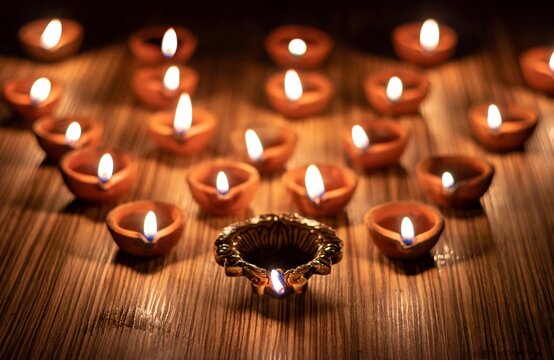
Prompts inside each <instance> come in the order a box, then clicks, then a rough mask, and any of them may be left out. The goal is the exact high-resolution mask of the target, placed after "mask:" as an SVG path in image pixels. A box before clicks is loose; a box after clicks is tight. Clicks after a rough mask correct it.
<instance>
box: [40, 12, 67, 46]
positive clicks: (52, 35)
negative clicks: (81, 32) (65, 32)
mask: <svg viewBox="0 0 554 360" xmlns="http://www.w3.org/2000/svg"><path fill="white" fill-rule="evenodd" d="M61 37H62V22H61V21H60V20H58V19H53V20H50V22H49V23H48V25H46V27H45V28H44V31H43V32H42V34H41V35H40V47H41V48H43V49H44V50H51V49H52V48H54V47H56V45H58V43H59V42H60V39H61Z"/></svg>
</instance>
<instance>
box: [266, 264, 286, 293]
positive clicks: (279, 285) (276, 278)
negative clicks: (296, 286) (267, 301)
mask: <svg viewBox="0 0 554 360" xmlns="http://www.w3.org/2000/svg"><path fill="white" fill-rule="evenodd" d="M269 277H270V284H271V287H272V288H273V291H275V293H276V294H277V295H283V294H284V293H285V286H284V283H285V276H284V275H283V273H282V272H281V271H279V270H275V269H271V271H270V275H269Z"/></svg>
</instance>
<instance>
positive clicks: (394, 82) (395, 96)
mask: <svg viewBox="0 0 554 360" xmlns="http://www.w3.org/2000/svg"><path fill="white" fill-rule="evenodd" d="M403 88H404V87H403V85H402V80H400V78H399V77H398V76H393V77H391V78H390V79H389V82H388V83H387V98H388V99H389V101H390V102H397V101H398V100H400V98H401V97H402V92H403V91H404V89H403Z"/></svg>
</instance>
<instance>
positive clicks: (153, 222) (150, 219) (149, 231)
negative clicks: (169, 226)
mask: <svg viewBox="0 0 554 360" xmlns="http://www.w3.org/2000/svg"><path fill="white" fill-rule="evenodd" d="M157 232H158V220H157V219H156V214H154V212H153V211H152V210H150V211H149V212H147V213H146V216H145V217H144V237H145V238H146V240H148V241H152V240H154V238H155V237H156V233H157Z"/></svg>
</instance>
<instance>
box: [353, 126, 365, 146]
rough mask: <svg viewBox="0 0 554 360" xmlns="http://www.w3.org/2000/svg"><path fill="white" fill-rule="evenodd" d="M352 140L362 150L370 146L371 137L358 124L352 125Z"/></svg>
mask: <svg viewBox="0 0 554 360" xmlns="http://www.w3.org/2000/svg"><path fill="white" fill-rule="evenodd" d="M352 141H353V142H354V146H356V147H357V148H358V149H360V150H365V149H367V148H368V147H369V137H368V136H367V134H366V132H365V130H364V128H363V127H361V126H360V125H358V124H356V125H354V126H352Z"/></svg>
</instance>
